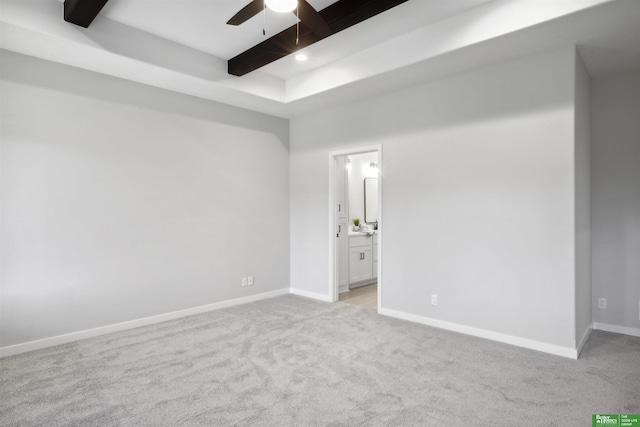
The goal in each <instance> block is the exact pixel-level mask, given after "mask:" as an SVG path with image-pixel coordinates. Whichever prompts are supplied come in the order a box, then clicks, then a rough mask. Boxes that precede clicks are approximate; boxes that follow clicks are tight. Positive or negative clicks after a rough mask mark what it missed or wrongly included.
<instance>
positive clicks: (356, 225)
mask: <svg viewBox="0 0 640 427" xmlns="http://www.w3.org/2000/svg"><path fill="white" fill-rule="evenodd" d="M359 230H360V219H359V218H354V219H353V231H359Z"/></svg>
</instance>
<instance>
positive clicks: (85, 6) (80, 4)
mask: <svg viewBox="0 0 640 427" xmlns="http://www.w3.org/2000/svg"><path fill="white" fill-rule="evenodd" d="M107 1H108V0H65V2H64V20H65V21H67V22H71V23H72V24H76V25H79V26H81V27H84V28H89V25H91V23H92V22H93V20H94V19H95V17H96V16H98V13H100V11H101V10H102V8H103V7H104V5H105V4H107Z"/></svg>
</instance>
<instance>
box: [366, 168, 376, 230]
mask: <svg viewBox="0 0 640 427" xmlns="http://www.w3.org/2000/svg"><path fill="white" fill-rule="evenodd" d="M377 221H378V178H365V179H364V222H369V223H373V222H377Z"/></svg>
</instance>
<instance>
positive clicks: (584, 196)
mask: <svg viewBox="0 0 640 427" xmlns="http://www.w3.org/2000/svg"><path fill="white" fill-rule="evenodd" d="M575 76H576V81H575V152H576V163H575V168H576V178H575V188H576V190H575V215H576V301H575V309H576V342H577V343H578V344H579V343H581V342H582V340H583V339H585V338H587V335H586V334H587V333H588V332H589V331H590V330H591V326H592V320H591V298H592V297H591V77H590V76H589V73H588V72H587V69H586V67H585V65H584V62H583V61H582V58H581V57H580V55H578V54H577V52H576V70H575ZM582 343H584V342H582Z"/></svg>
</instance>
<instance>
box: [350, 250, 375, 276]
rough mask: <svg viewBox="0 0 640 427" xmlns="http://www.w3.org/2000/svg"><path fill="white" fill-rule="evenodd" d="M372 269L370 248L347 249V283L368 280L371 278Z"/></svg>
mask: <svg viewBox="0 0 640 427" xmlns="http://www.w3.org/2000/svg"><path fill="white" fill-rule="evenodd" d="M372 268H373V257H372V256H371V246H358V247H354V248H351V249H349V283H357V282H362V281H365V280H370V279H371V278H372V277H373V274H372Z"/></svg>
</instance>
